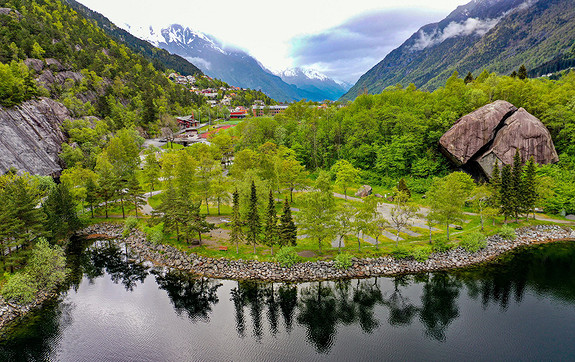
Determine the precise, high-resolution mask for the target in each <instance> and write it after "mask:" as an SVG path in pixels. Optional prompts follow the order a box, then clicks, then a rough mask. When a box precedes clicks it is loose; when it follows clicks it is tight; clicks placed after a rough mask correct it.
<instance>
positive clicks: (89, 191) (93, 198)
mask: <svg viewBox="0 0 575 362" xmlns="http://www.w3.org/2000/svg"><path fill="white" fill-rule="evenodd" d="M97 201H98V185H96V183H95V182H94V180H93V179H92V178H88V181H86V202H87V203H88V205H90V211H91V213H92V218H94V204H95V203H96V202H97Z"/></svg>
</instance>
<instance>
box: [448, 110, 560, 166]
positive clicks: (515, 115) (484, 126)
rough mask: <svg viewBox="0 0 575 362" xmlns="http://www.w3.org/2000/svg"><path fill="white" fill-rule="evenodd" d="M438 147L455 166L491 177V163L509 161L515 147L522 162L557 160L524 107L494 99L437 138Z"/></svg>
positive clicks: (550, 143) (540, 126)
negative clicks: (518, 107) (494, 100)
mask: <svg viewBox="0 0 575 362" xmlns="http://www.w3.org/2000/svg"><path fill="white" fill-rule="evenodd" d="M439 144H440V149H441V151H442V152H443V153H444V154H445V155H446V156H447V157H448V158H449V159H450V160H451V161H452V162H453V163H454V164H455V165H456V166H458V167H461V168H463V169H465V170H467V171H469V172H471V173H472V174H473V175H475V176H479V177H484V176H486V177H491V173H492V172H493V166H494V164H495V163H496V162H497V163H498V164H499V165H502V164H511V163H513V156H514V155H515V152H516V150H519V153H520V154H521V158H522V160H523V161H524V162H525V161H527V160H528V159H529V158H530V157H533V158H534V159H535V162H537V163H539V164H548V163H555V162H557V161H558V160H559V158H558V156H557V152H556V151H555V147H554V145H553V141H552V140H551V134H550V133H549V131H548V130H547V128H546V127H545V125H543V123H541V121H540V120H538V119H537V118H536V117H534V116H533V115H531V114H529V113H528V112H527V111H526V110H525V109H523V108H520V109H517V108H516V107H515V106H513V105H512V104H511V103H509V102H506V101H496V102H493V103H491V104H488V105H486V106H484V107H481V108H479V109H477V110H476V111H474V112H472V113H470V114H468V115H466V116H463V117H462V118H461V119H459V120H458V121H457V122H456V123H455V124H454V125H453V127H451V129H450V130H449V131H447V132H446V133H445V134H444V135H443V136H442V137H441V139H440V140H439Z"/></svg>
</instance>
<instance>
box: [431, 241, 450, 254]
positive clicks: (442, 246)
mask: <svg viewBox="0 0 575 362" xmlns="http://www.w3.org/2000/svg"><path fill="white" fill-rule="evenodd" d="M451 248H452V245H451V244H449V241H448V240H447V238H446V237H438V238H436V239H435V240H433V243H432V244H431V250H433V252H434V253H443V252H446V251H449V250H450V249H451Z"/></svg>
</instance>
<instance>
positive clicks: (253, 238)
mask: <svg viewBox="0 0 575 362" xmlns="http://www.w3.org/2000/svg"><path fill="white" fill-rule="evenodd" d="M246 225H247V227H248V230H247V233H246V241H247V242H248V244H252V245H253V246H254V254H255V253H256V245H257V243H258V239H259V236H260V231H261V222H260V213H259V210H258V194H257V190H256V184H255V183H254V181H252V186H251V189H250V200H249V209H248V214H247V220H246Z"/></svg>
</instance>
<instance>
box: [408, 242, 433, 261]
mask: <svg viewBox="0 0 575 362" xmlns="http://www.w3.org/2000/svg"><path fill="white" fill-rule="evenodd" d="M432 251H433V250H432V249H431V247H429V246H423V247H420V248H416V249H414V250H412V251H411V253H410V254H411V256H412V257H413V259H414V260H416V261H418V262H421V263H423V262H425V261H427V259H429V255H430V254H431V253H432Z"/></svg>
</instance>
